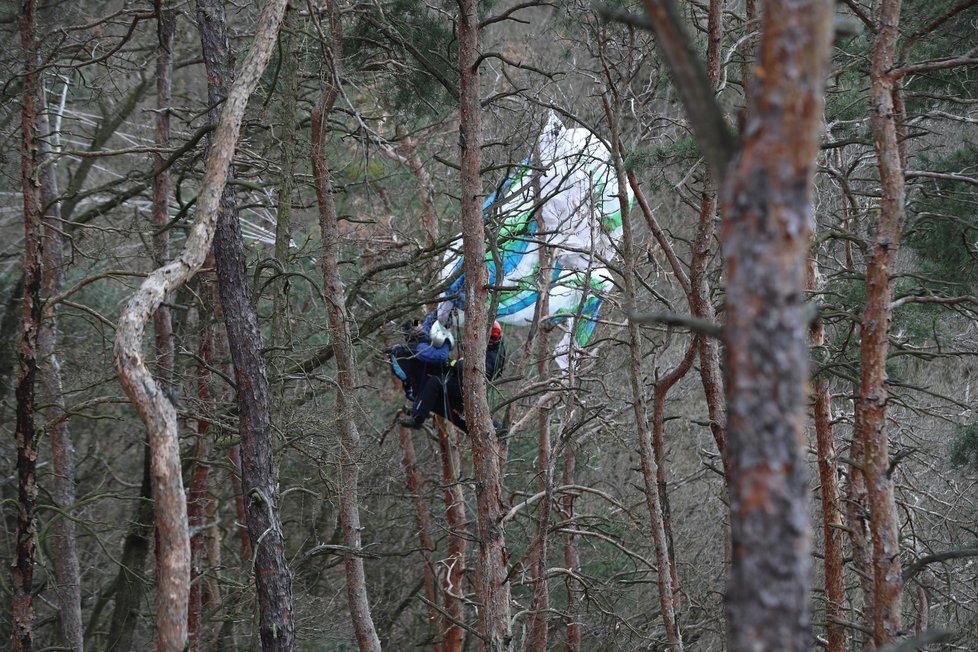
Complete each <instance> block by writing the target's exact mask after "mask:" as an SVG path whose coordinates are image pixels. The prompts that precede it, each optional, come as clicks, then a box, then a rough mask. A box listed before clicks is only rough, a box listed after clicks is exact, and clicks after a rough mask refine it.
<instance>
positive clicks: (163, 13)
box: [153, 0, 176, 383]
mask: <svg viewBox="0 0 978 652" xmlns="http://www.w3.org/2000/svg"><path fill="white" fill-rule="evenodd" d="M155 4H156V34H157V41H158V42H157V46H156V134H155V142H156V145H157V146H158V147H167V146H168V145H169V144H170V96H171V88H172V85H173V83H172V77H173V33H174V30H175V29H176V12H175V11H174V9H173V7H172V5H171V4H170V2H169V0H156V2H155ZM153 164H154V166H155V167H156V176H154V177H153V226H154V227H156V232H155V233H153V255H154V256H155V257H156V259H155V261H154V263H155V265H156V266H157V267H159V266H162V265H165V264H166V261H167V260H169V258H170V235H169V231H168V230H165V229H164V227H166V225H167V222H168V221H169V206H170V173H169V172H168V171H167V169H166V167H165V166H166V157H165V156H164V155H163V154H162V153H156V154H153ZM153 331H154V335H155V338H156V373H157V377H158V378H160V379H162V380H163V382H165V383H171V382H173V373H174V364H175V358H174V349H173V320H172V317H171V314H170V308H169V307H167V306H165V305H162V306H160V307H159V308H157V309H156V312H154V313H153Z"/></svg>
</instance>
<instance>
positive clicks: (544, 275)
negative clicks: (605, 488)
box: [527, 188, 554, 651]
mask: <svg viewBox="0 0 978 652" xmlns="http://www.w3.org/2000/svg"><path fill="white" fill-rule="evenodd" d="M534 191H535V192H534V196H535V197H536V200H537V201H540V198H539V195H540V193H539V191H538V189H537V188H534ZM539 255H540V265H539V281H538V290H537V296H538V297H540V298H539V300H538V306H537V311H536V315H535V317H536V319H537V323H536V337H535V341H534V345H535V348H536V352H535V354H536V358H537V381H538V382H541V383H542V382H545V381H546V380H547V379H548V378H549V363H550V357H551V355H550V347H549V343H548V342H547V328H546V325H545V324H544V323H542V322H543V320H544V319H546V316H547V315H549V314H550V275H551V273H552V269H553V265H552V262H551V258H552V256H551V248H550V247H547V246H545V245H540V246H539ZM537 442H538V443H537V475H538V476H539V478H540V491H541V492H543V498H542V499H541V501H540V506H539V508H538V510H539V511H538V513H537V534H536V538H535V540H534V542H533V543H532V544H531V545H532V546H533V552H532V554H531V557H530V559H531V576H530V581H531V582H532V583H533V596H532V602H531V606H530V623H529V626H528V628H527V629H528V630H529V649H530V650H536V651H543V650H546V649H547V635H548V631H549V621H550V590H549V588H548V586H547V553H548V552H549V541H548V536H547V535H548V534H549V532H550V512H551V506H552V504H553V499H554V496H553V491H554V463H553V451H552V450H551V447H550V410H544V409H541V410H537Z"/></svg>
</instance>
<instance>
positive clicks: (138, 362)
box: [114, 0, 285, 652]
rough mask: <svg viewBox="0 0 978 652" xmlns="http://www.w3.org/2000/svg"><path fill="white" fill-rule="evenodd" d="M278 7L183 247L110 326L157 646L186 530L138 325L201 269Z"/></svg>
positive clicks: (208, 170) (238, 88)
mask: <svg viewBox="0 0 978 652" xmlns="http://www.w3.org/2000/svg"><path fill="white" fill-rule="evenodd" d="M284 9H285V2H284V0H276V1H270V2H268V3H267V4H266V5H265V7H264V9H263V11H262V16H261V18H260V19H259V22H258V26H257V29H256V34H255V40H254V43H253V44H252V48H251V50H250V51H249V53H248V55H247V57H246V58H245V60H244V61H243V62H242V64H241V68H240V70H239V74H238V76H237V78H236V79H235V82H234V85H233V86H232V88H231V91H230V93H229V94H228V98H227V101H226V102H225V103H224V107H223V110H222V113H221V120H220V122H219V123H218V125H217V129H216V131H215V133H214V140H213V145H212V147H211V148H210V151H209V153H208V157H207V163H206V165H205V170H204V178H203V181H202V183H201V188H200V192H199V194H198V200H197V215H196V218H195V220H194V224H193V227H192V228H191V230H190V232H189V234H188V236H187V241H186V244H185V245H184V250H183V252H182V253H181V254H180V256H179V257H178V258H177V259H176V260H174V261H172V262H171V263H169V264H167V265H164V266H163V267H160V268H157V269H156V270H154V271H153V272H152V273H150V275H149V276H148V277H147V278H146V279H145V281H143V283H142V285H141V286H140V287H139V289H138V290H137V291H136V293H135V294H134V295H133V296H132V298H131V299H130V300H129V302H128V304H127V305H126V307H125V309H124V310H123V311H122V314H121V315H120V317H119V322H118V326H117V328H116V339H115V347H114V358H115V366H116V371H117V373H118V376H119V381H120V384H121V385H122V387H123V389H124V390H125V391H126V394H127V395H128V396H129V399H130V400H131V401H132V403H133V405H134V407H135V408H136V411H137V412H138V413H139V416H140V417H141V418H142V420H143V422H144V423H145V424H146V427H147V430H148V431H149V445H150V450H151V454H152V479H153V499H154V502H155V513H156V523H157V527H158V532H159V539H158V540H159V545H158V549H157V550H158V555H159V556H160V558H161V559H162V560H163V563H162V564H161V565H160V568H161V571H162V572H161V573H160V578H159V590H158V594H157V640H158V649H159V650H161V652H162V651H171V650H182V649H183V648H184V647H186V645H187V601H188V595H189V593H190V538H189V532H188V528H187V505H186V496H185V494H184V489H183V478H182V469H181V466H180V448H179V441H178V439H177V415H176V409H175V408H174V406H173V404H172V403H171V402H170V400H169V398H168V397H167V395H166V393H165V392H164V391H163V390H162V389H161V388H160V386H159V385H158V384H157V382H156V381H155V380H154V378H153V376H152V374H151V373H150V371H149V369H148V368H147V367H146V364H145V362H144V361H143V357H142V341H143V333H144V330H145V327H146V323H147V322H148V321H149V320H150V318H151V316H152V314H153V313H154V312H155V311H156V309H157V308H159V306H160V305H161V304H162V303H163V301H164V299H165V298H166V296H167V295H169V294H171V293H173V292H175V291H176V290H177V289H179V288H180V287H181V286H183V284H184V283H186V282H187V280H188V279H189V278H191V277H192V276H193V275H194V274H195V273H196V272H197V270H198V269H200V267H201V265H202V264H203V263H204V260H205V258H206V256H207V252H208V251H209V250H210V244H211V239H212V238H213V235H214V230H215V228H216V223H217V216H218V212H219V204H220V199H221V193H222V191H223V189H224V185H225V181H226V180H227V175H228V168H229V167H230V163H231V158H232V156H233V154H234V149H235V147H236V145H237V141H238V134H239V131H240V128H241V122H242V119H243V117H244V111H245V107H246V106H247V102H248V98H249V97H250V96H251V94H252V92H253V90H254V88H255V86H256V85H257V83H258V78H259V77H260V75H261V73H262V71H263V70H264V69H265V65H266V64H267V63H268V59H269V57H270V55H271V52H272V50H273V47H274V44H275V38H276V35H277V33H278V26H279V23H280V22H281V20H282V14H283V13H284ZM239 390H243V388H241V387H239Z"/></svg>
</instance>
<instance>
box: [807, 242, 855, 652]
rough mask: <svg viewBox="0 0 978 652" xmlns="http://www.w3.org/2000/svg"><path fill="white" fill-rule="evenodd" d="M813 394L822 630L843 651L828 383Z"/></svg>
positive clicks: (820, 341) (819, 334)
mask: <svg viewBox="0 0 978 652" xmlns="http://www.w3.org/2000/svg"><path fill="white" fill-rule="evenodd" d="M817 276H818V262H817V261H816V259H815V252H812V253H811V255H810V256H809V258H808V289H809V291H811V292H817V291H818V290H819V289H820V288H819V287H818V283H817V281H816V278H817ZM811 343H812V349H813V350H814V351H816V352H817V351H818V350H819V348H820V347H822V346H824V345H825V326H824V325H823V324H822V323H821V322H819V323H817V324H816V325H815V326H814V327H813V328H812V331H811ZM812 391H813V393H814V394H815V418H814V421H815V442H816V450H817V458H818V479H819V489H820V496H821V502H822V540H823V545H824V559H825V571H824V575H825V578H824V579H825V631H826V638H827V639H828V647H827V648H826V649H827V650H828V652H844V651H845V649H846V630H845V628H844V627H843V626H842V625H841V624H840V622H839V621H841V620H843V619H844V616H845V610H844V607H845V599H846V590H845V582H844V579H845V578H844V575H843V571H844V565H845V561H844V559H843V554H842V536H843V530H842V511H841V510H842V497H841V495H840V492H839V464H838V461H837V460H836V455H835V443H834V442H833V440H832V396H831V394H829V388H828V383H827V382H826V381H825V380H824V379H823V378H819V377H816V378H815V379H813V380H812Z"/></svg>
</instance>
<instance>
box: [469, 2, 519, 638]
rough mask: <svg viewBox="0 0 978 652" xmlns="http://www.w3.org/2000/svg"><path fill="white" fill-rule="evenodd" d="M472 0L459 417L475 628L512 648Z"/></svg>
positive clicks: (475, 18)
mask: <svg viewBox="0 0 978 652" xmlns="http://www.w3.org/2000/svg"><path fill="white" fill-rule="evenodd" d="M476 7H477V2H476V0H460V1H459V15H458V39H459V51H458V67H459V87H460V92H461V97H460V100H459V102H460V105H459V111H460V116H459V117H460V119H459V143H460V146H461V152H460V162H461V168H462V170H461V193H462V250H463V256H464V262H463V273H464V274H465V306H466V312H467V314H468V319H466V320H465V337H464V347H463V348H464V351H465V357H464V359H463V361H462V363H461V364H462V365H464V366H463V373H464V374H465V395H464V407H465V419H466V422H467V423H468V428H469V438H470V440H471V442H472V467H473V475H474V477H475V493H476V496H475V498H476V530H477V534H476V540H477V542H478V551H477V555H476V568H475V577H476V587H475V601H476V604H477V607H478V610H479V620H478V630H479V633H480V634H481V635H482V637H483V644H484V649H485V650H487V651H488V652H497V651H499V650H508V649H509V648H510V639H511V634H510V620H509V614H510V609H509V601H510V597H509V584H508V583H507V582H506V561H505V550H506V537H505V532H504V531H503V528H502V526H501V525H500V520H501V518H502V513H503V483H502V469H501V453H500V445H499V440H498V439H497V438H496V434H495V432H494V429H493V426H492V420H491V418H490V416H489V402H488V399H487V394H486V391H487V383H486V358H485V350H486V342H487V332H486V331H487V326H488V324H487V322H486V314H485V308H484V306H487V305H489V301H488V292H487V288H486V283H487V277H488V272H487V270H486V264H485V260H486V242H485V225H484V224H483V216H482V202H483V195H482V178H481V176H480V172H481V170H480V166H481V160H482V156H481V151H480V150H481V147H482V128H481V117H480V114H481V110H482V108H481V105H480V93H479V70H478V68H476V61H477V59H478V31H479V30H478V22H479V17H478V12H477V10H476Z"/></svg>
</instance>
